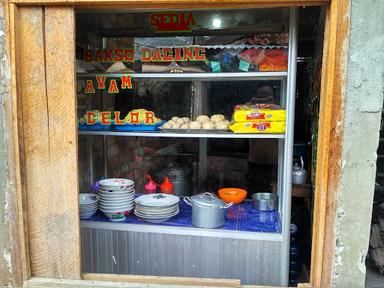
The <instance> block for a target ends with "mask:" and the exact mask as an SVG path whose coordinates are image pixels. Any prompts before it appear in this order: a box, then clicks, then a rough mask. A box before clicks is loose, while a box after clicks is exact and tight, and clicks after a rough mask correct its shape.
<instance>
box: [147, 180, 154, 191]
mask: <svg viewBox="0 0 384 288" xmlns="http://www.w3.org/2000/svg"><path fill="white" fill-rule="evenodd" d="M145 190H149V191H151V190H156V184H155V183H153V181H152V179H149V182H148V183H147V184H145Z"/></svg>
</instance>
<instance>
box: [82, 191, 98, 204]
mask: <svg viewBox="0 0 384 288" xmlns="http://www.w3.org/2000/svg"><path fill="white" fill-rule="evenodd" d="M98 200H99V197H98V196H97V195H96V194H92V193H81V194H80V195H79V201H80V205H81V206H83V205H89V204H94V203H97V201H98Z"/></svg>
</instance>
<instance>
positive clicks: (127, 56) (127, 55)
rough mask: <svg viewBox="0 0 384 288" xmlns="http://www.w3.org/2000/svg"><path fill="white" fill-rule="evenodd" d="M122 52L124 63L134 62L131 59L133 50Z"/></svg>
mask: <svg viewBox="0 0 384 288" xmlns="http://www.w3.org/2000/svg"><path fill="white" fill-rule="evenodd" d="M124 52H125V59H124V61H125V62H134V61H135V60H134V59H133V57H134V53H133V49H125V50H124Z"/></svg>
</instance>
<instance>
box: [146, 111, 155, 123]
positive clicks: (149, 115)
mask: <svg viewBox="0 0 384 288" xmlns="http://www.w3.org/2000/svg"><path fill="white" fill-rule="evenodd" d="M145 124H155V114H154V113H153V112H152V111H147V112H145Z"/></svg>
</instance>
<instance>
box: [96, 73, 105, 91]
mask: <svg viewBox="0 0 384 288" xmlns="http://www.w3.org/2000/svg"><path fill="white" fill-rule="evenodd" d="M105 78H106V77H105V76H101V75H97V76H96V80H97V88H98V89H105Z"/></svg>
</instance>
